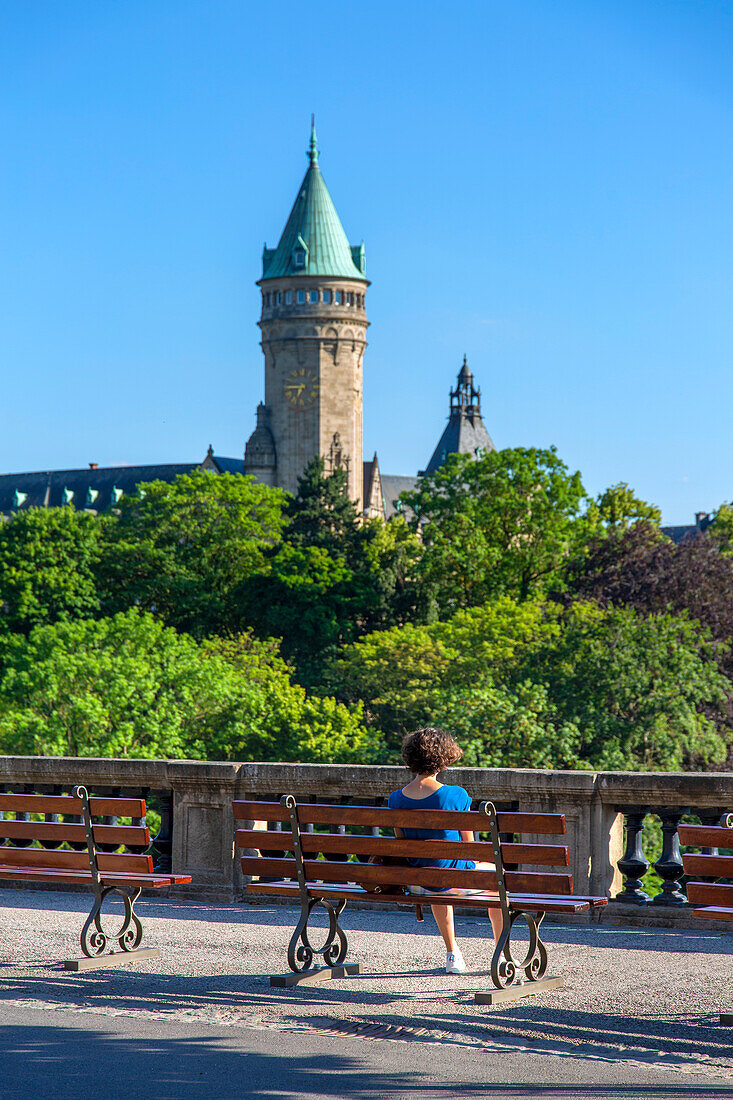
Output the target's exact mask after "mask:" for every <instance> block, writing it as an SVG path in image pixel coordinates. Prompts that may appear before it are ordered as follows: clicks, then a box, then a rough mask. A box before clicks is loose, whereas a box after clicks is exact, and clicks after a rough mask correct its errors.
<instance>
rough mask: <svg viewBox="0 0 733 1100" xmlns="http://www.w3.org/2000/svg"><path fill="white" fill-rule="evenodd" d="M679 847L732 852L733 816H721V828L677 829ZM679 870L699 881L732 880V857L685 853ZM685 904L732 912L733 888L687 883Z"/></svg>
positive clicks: (700, 826)
mask: <svg viewBox="0 0 733 1100" xmlns="http://www.w3.org/2000/svg"><path fill="white" fill-rule="evenodd" d="M677 834H678V836H679V840H680V843H681V844H689V845H691V846H693V847H696V848H728V849H730V850H733V814H724V815H723V818H722V819H721V824H720V825H680V826H678V828H677ZM682 866H683V867H684V871H685V874H686V875H690V876H691V877H692V878H694V879H699V878H709V879H715V878H733V856H725V855H723V856H721V855H716V854H714V853H712V852H711V853H704V852H700V853H697V852H685V853H684V854H683V856H682ZM687 900H688V901H689V902H690V903H691V904H692V905H701V906H715V907H718V908H723V909H733V886H731V885H728V884H726V883H722V882H688V883H687Z"/></svg>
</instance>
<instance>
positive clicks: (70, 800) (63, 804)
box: [0, 793, 146, 817]
mask: <svg viewBox="0 0 733 1100" xmlns="http://www.w3.org/2000/svg"><path fill="white" fill-rule="evenodd" d="M89 807H90V810H91V813H92V816H94V817H145V813H146V807H145V799H144V798H112V797H110V798H107V797H106V796H103V797H99V798H97V797H93V798H90V799H89ZM83 808H84V807H83V804H82V801H81V799H80V798H74V797H73V795H70V794H2V793H0V811H2V812H5V813H17V814H21V813H23V814H25V813H29V814H70V815H73V816H76V817H79V816H81V814H82V812H83Z"/></svg>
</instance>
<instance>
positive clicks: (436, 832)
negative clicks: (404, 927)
mask: <svg viewBox="0 0 733 1100" xmlns="http://www.w3.org/2000/svg"><path fill="white" fill-rule="evenodd" d="M461 755H462V752H461V749H460V747H459V746H458V744H457V743H456V741H455V740H454V739H453V738H452V737H451V735H450V734H449V733H445V732H444V731H443V730H439V729H435V728H434V727H432V726H425V727H424V728H423V729H419V730H415V732H414V733H408V735H407V736H406V737H405V739H404V741H403V742H402V759H403V760H404V762H405V765H406V766H407V767H408V768H409V769H410V771H411V772H412V773H413V775H414V779H413V780H412V781H411V782H410V783H408V784H407V786H406V787H403V788H402V789H401V790H399V791H393V792H392V794H391V795H390V796H389V801H388V803H387V805H388V806H389V808H390V809H392V810H415V809H419V808H424V809H426V810H470V809H471V796H470V795H469V794H468V792H467V791H465V790H464V789H463V787H452V786H450V784H448V783H440V782H439V780H438V773H439V772H442V771H443V770H444V769H445V768H447V767H449V766H450V765H451V764H455V762H456V761H457V760H459V759H460V757H461ZM395 836H406V837H407V838H408V839H413V838H415V839H425V840H463V841H466V842H468V843H470V842H472V841H473V839H474V838H473V833H471V832H465V831H461V832H460V833H459V832H458V831H457V830H449V829H404V830H403V829H395ZM409 862H410V864H411V865H412V866H413V867H448V868H456V869H459V870H469V871H473V870H480V871H493V870H494V864H493V863H476V862H475V861H474V860H472V859H410V861H409ZM411 891H412V892H413V893H418V894H427V893H435V894H437V893H447V894H456V895H457V896H460V895H461V894H466V893H470V892H471V891H466V890H460V889H452V888H448V889H446V890H440V889H434V890H429V891H428V890H426V889H425V888H424V887H420V886H413V887H411ZM431 909H432V911H433V916H434V917H435V923H436V924H437V926H438V928H439V929H440V934H441V935H442V937H443V942H444V943H445V949H446V952H447V954H446V960H445V970H446V973H447V974H462V973H463V971H464V970H465V969H466V964H465V962H464V960H463V955H462V954H461V949H460V948H459V947H458V945H457V943H456V936H455V928H454V923H453V906H452V905H432V906H431ZM489 918H490V920H491V927H492V928H493V930H494V937H495V938H496V939H498V937H499V935H500V933H501V928H502V916H501V910H500V909H489Z"/></svg>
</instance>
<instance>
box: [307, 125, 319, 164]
mask: <svg viewBox="0 0 733 1100" xmlns="http://www.w3.org/2000/svg"><path fill="white" fill-rule="evenodd" d="M319 155H320V154H319V152H318V138H317V137H316V116H315V115H311V140H310V145H309V147H308V152H307V153H306V156H307V157H309V158H310V162H311V164H312V165H314V166H315V165H316V164H318V157H319Z"/></svg>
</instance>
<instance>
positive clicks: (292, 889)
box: [245, 881, 606, 913]
mask: <svg viewBox="0 0 733 1100" xmlns="http://www.w3.org/2000/svg"><path fill="white" fill-rule="evenodd" d="M245 889H246V891H247V893H248V894H274V895H279V896H281V897H293V898H297V897H298V896H299V894H300V886H299V885H298V883H297V882H289V881H288V882H252V883H250V884H249V885H248V886H246V887H245ZM308 894H309V895H310V897H314V898H334V899H338V898H342V897H345V898H354V899H358V900H366V901H373V902H375V903H376V904H377V905H391V904H394V905H456V906H466V907H468V908H473V909H500V908H501V898H500V897H499V895H498V893H497V894H491V893H486V892H480V891H476V892H475V893H471V894H375V893H373V892H371V891H369V890H365V889H364V887H363V886H356V885H353V886H352V885H346V886H339V887H335V886H320V885H319V884H318V883H317V882H313V883H311V882H309V883H308ZM507 900H508V901H509V905H510V907H511V908H512V909H516V910H517V911H521V912H523V913H524V912H526V913H532V912H537V911H538V910H544V912H546V913H587V912H588V910H589V909H596V908H598V907H599V906H602V905H604V904H605V903H606V899H605V898H597V897H582V896H581V895H578V894H573V896H572V897H569V898H567V899H565V898H562V899H560V898H557V897H542V895H541V894H528V895H524V896H523V895H522V894H507Z"/></svg>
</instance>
